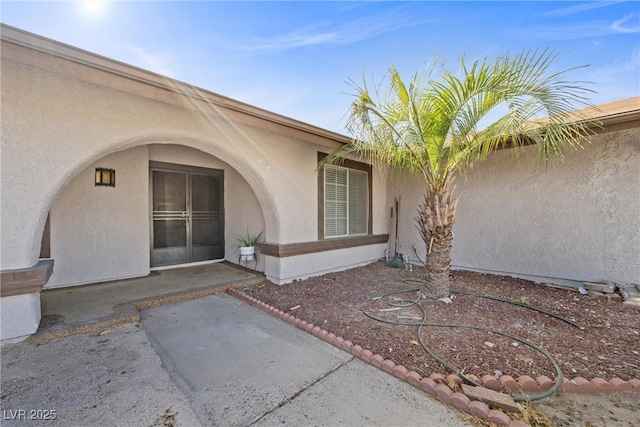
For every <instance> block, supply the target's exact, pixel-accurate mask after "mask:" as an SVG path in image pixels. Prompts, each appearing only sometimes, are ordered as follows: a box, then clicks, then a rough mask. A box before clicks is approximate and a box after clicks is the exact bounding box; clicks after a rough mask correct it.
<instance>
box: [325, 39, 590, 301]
mask: <svg viewBox="0 0 640 427" xmlns="http://www.w3.org/2000/svg"><path fill="white" fill-rule="evenodd" d="M557 58H558V53H556V52H554V51H550V50H548V49H547V50H544V51H543V52H541V53H538V52H537V51H534V52H531V51H523V52H521V53H519V54H517V55H515V56H510V55H509V54H507V55H505V56H502V57H498V58H496V59H494V60H493V61H488V60H487V58H485V59H484V60H483V61H475V62H473V63H472V64H471V65H470V66H468V65H467V64H466V62H465V59H464V57H462V58H461V60H460V71H459V75H456V74H455V73H453V72H451V71H450V70H448V69H446V68H445V66H444V63H443V62H441V61H440V62H435V63H432V65H431V66H430V67H428V68H427V69H426V72H423V73H416V74H415V75H414V76H413V78H412V79H411V81H410V82H409V83H408V84H406V83H405V82H404V81H403V80H402V78H401V77H400V74H399V72H398V70H397V69H396V68H394V67H391V68H390V69H389V74H388V78H389V88H388V89H387V91H386V92H385V93H384V96H381V91H380V87H376V88H375V90H374V91H373V92H370V91H369V89H368V88H367V83H366V80H364V79H363V86H362V87H359V86H357V85H355V84H353V82H352V85H353V87H354V88H355V89H356V94H355V95H354V97H355V100H354V101H353V103H352V106H351V111H350V116H349V120H348V123H347V129H348V130H349V131H350V132H351V134H352V136H353V139H352V141H351V143H350V144H347V145H345V146H343V147H341V148H338V149H337V150H335V151H334V152H333V153H331V154H330V155H329V156H327V157H326V158H325V159H324V160H323V162H322V164H327V163H339V162H340V161H341V159H344V158H345V157H346V156H349V155H362V156H365V157H367V158H369V159H370V160H371V161H372V162H374V163H379V164H386V165H389V166H391V167H394V168H399V169H401V170H405V171H408V172H411V173H414V174H418V175H421V176H422V177H423V178H424V184H425V195H424V201H423V202H422V204H421V205H420V206H419V208H418V216H417V218H416V221H417V228H418V230H419V232H420V236H421V237H422V240H423V241H424V243H425V245H426V252H427V257H426V279H425V281H424V284H423V286H422V292H423V294H424V295H425V296H429V297H442V296H446V295H449V270H450V265H451V246H452V243H453V232H452V230H453V223H454V220H455V215H456V206H457V203H458V199H459V196H454V191H455V186H454V185H453V181H454V176H455V175H456V173H457V172H464V171H465V169H467V168H468V167H469V166H470V165H471V164H472V163H474V162H476V161H478V160H481V159H484V158H486V157H487V156H488V154H489V153H491V152H492V151H493V150H495V149H497V148H499V147H500V146H505V145H509V146H521V145H526V144H536V145H537V147H538V150H539V154H540V156H539V157H540V160H541V163H542V164H545V163H546V162H547V161H548V160H549V159H550V158H551V157H552V156H561V155H562V151H563V148H564V147H567V146H568V147H579V146H580V143H581V140H582V139H583V138H584V137H585V136H586V135H587V134H588V132H589V126H590V124H589V123H588V122H587V121H586V120H585V119H584V118H582V117H578V116H577V114H576V113H575V112H573V110H574V109H575V108H576V105H581V106H584V105H590V104H589V101H588V99H587V98H586V96H585V94H586V93H587V92H591V91H590V90H588V89H585V88H583V87H581V86H580V85H579V83H581V82H570V81H566V80H564V76H565V74H566V73H567V72H569V71H572V70H575V69H576V68H581V67H576V68H571V69H568V70H564V71H561V72H555V73H554V72H552V71H551V67H552V65H553V64H554V63H555V61H556V60H557ZM494 111H506V113H504V114H503V115H501V116H500V117H499V118H497V119H495V120H493V121H492V122H491V123H490V124H488V125H486V126H485V127H484V128H483V129H482V130H480V129H479V126H480V125H482V123H484V122H485V121H487V120H490V119H491V117H492V116H493V115H494V114H495V113H493V112H494ZM543 115H546V116H547V117H545V118H544V119H540V116H543ZM321 166H322V165H321Z"/></svg>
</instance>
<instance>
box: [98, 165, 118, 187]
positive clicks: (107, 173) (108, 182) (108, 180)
mask: <svg viewBox="0 0 640 427" xmlns="http://www.w3.org/2000/svg"><path fill="white" fill-rule="evenodd" d="M97 186H104V187H115V186H116V170H115V169H105V168H96V187H97Z"/></svg>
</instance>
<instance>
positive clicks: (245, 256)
mask: <svg viewBox="0 0 640 427" xmlns="http://www.w3.org/2000/svg"><path fill="white" fill-rule="evenodd" d="M261 240H262V231H261V232H259V233H258V234H250V233H249V230H247V234H246V235H244V236H240V235H236V248H237V249H239V250H240V260H242V261H253V260H254V259H255V253H256V245H257V244H258V243H260V241H261Z"/></svg>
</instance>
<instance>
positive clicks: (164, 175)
mask: <svg viewBox="0 0 640 427" xmlns="http://www.w3.org/2000/svg"><path fill="white" fill-rule="evenodd" d="M150 175H151V176H150V178H151V193H152V197H151V198H152V200H151V211H152V218H151V267H159V266H163V265H172V264H184V263H190V262H197V261H207V260H215V259H221V258H224V215H223V212H224V206H223V200H224V195H223V189H224V171H222V170H215V169H200V168H184V169H181V168H178V167H175V168H174V167H168V166H164V167H163V166H155V167H154V166H153V165H152V166H151V169H150Z"/></svg>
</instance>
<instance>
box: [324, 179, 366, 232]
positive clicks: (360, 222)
mask: <svg viewBox="0 0 640 427" xmlns="http://www.w3.org/2000/svg"><path fill="white" fill-rule="evenodd" d="M368 182H369V178H368V175H367V173H366V172H363V171H359V170H355V169H349V168H345V167H340V166H325V168H324V235H325V237H345V236H353V235H358V234H367V224H368V217H367V215H368V206H369V200H368V197H369V188H368Z"/></svg>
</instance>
